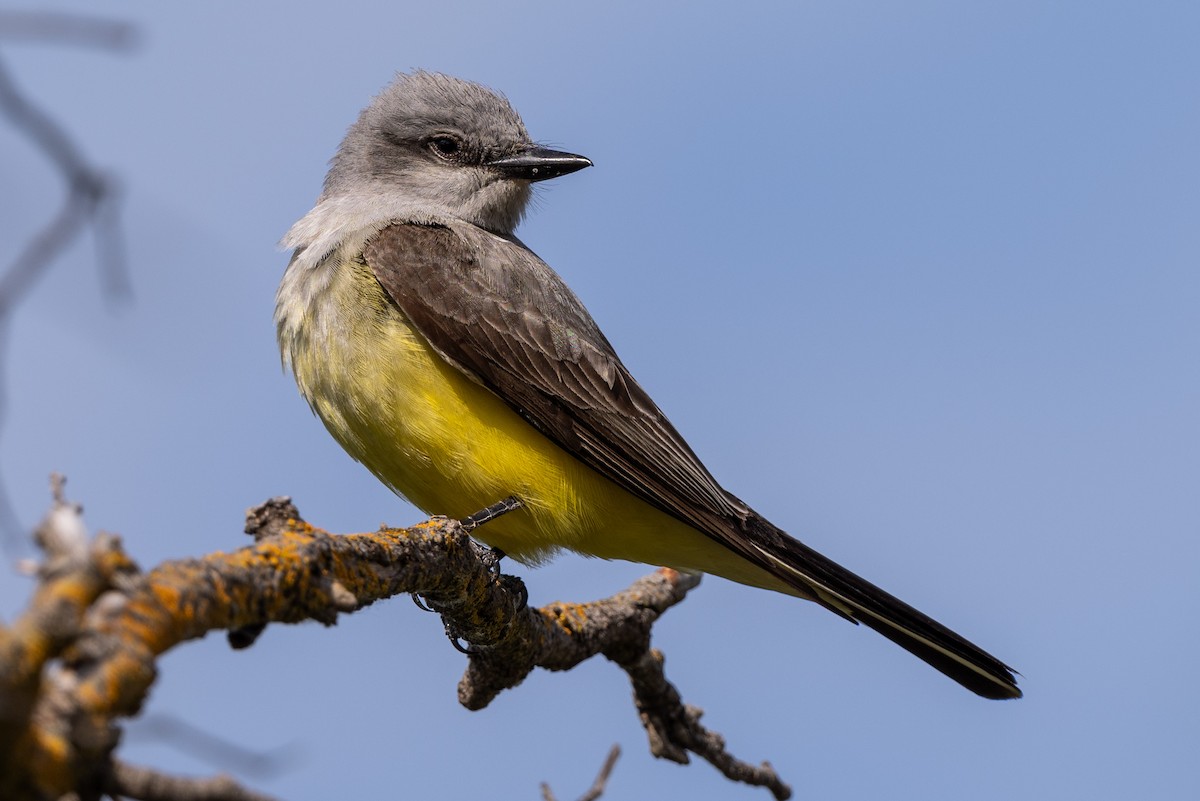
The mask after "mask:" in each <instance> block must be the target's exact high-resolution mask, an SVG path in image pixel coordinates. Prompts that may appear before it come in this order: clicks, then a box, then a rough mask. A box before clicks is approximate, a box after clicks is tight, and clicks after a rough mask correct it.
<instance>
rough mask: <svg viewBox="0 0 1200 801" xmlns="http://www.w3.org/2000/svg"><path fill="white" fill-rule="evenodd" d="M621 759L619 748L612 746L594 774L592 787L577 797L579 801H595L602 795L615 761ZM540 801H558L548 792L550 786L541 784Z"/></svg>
mask: <svg viewBox="0 0 1200 801" xmlns="http://www.w3.org/2000/svg"><path fill="white" fill-rule="evenodd" d="M620 757H621V746H619V745H614V746H613V747H612V748H610V749H609V750H608V756H607V757H605V759H604V765H603V766H601V768H600V772H599V773H598V774H596V781H594V782H592V786H591V787H589V788H588V791H587V792H586V793H584V794H583V795H581V796H579V801H596V799H597V798H599V797H600V796H602V795H604V788H605V787H606V786H607V785H608V777H609V776H611V775H612V770H613V768H614V767H615V766H616V764H617V760H618V759H620ZM542 801H558V799H557V798H555V797H554V793H553V792H551V791H550V785H548V784H546V783H545V782H542Z"/></svg>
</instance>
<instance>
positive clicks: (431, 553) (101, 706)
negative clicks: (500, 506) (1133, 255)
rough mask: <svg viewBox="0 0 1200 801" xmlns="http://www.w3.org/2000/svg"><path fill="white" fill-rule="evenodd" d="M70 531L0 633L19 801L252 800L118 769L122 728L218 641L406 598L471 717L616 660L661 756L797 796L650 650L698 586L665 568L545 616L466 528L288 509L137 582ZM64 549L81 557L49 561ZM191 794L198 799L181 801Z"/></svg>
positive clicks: (255, 512)
mask: <svg viewBox="0 0 1200 801" xmlns="http://www.w3.org/2000/svg"><path fill="white" fill-rule="evenodd" d="M64 504H65V502H63V501H62V499H61V498H59V499H58V501H57V502H56V508H55V511H54V512H52V514H51V518H55V515H59V517H60V518H62V519H68V518H69V516H68V517H67V518H63V515H62V509H63V508H67V509H72V508H73V507H69V506H64ZM51 518H48V519H51ZM56 519H57V518H56ZM69 520H74V528H75V534H74V535H73V536H72V537H66V538H63V537H58V538H57V539H56V538H55V537H50V538H47V537H46V536H43V537H42V538H41V539H42V545H43V548H44V549H45V550H46V553H47V561H46V564H45V565H44V566H43V567H42V569H41V571H40V574H39V575H40V579H41V581H40V583H39V586H38V588H37V591H36V592H35V594H34V598H33V600H32V601H31V604H30V608H29V611H28V612H27V613H26V614H25V616H23V617H22V618H21V619H20V620H19V621H18V622H17V624H15V625H14V626H13V627H12V628H11V629H5V630H2V631H0V745H3V744H5V743H9V744H11V745H12V747H11V748H0V798H4V799H6V801H9V800H10V799H11V801H25V800H26V799H39V801H40V799H46V798H60V797H62V796H64V795H66V794H68V793H74V794H76V795H77V796H78V797H79V798H80V799H81V801H89V799H93V798H100V797H101V796H102V795H103V794H106V793H107V794H116V795H120V796H122V797H129V798H144V799H150V798H164V799H165V798H174V799H185V798H209V797H212V798H225V797H228V798H243V797H244V798H256V797H257V796H255V795H254V794H253V793H251V792H250V791H248V790H244V789H242V788H240V787H234V788H233V789H231V790H230V792H231V793H242V795H237V794H233V795H225V796H223V795H219V794H218V795H209V796H206V795H202V794H201V795H197V794H196V793H202V792H209V793H213V792H216V791H217V790H219V789H221V788H226V789H228V788H229V787H233V786H232V785H227V784H225V783H224V782H226V781H227V780H225V779H221V778H218V779H209V780H203V781H200V780H195V781H193V782H192V783H191V784H188V783H186V782H184V783H179V784H173V783H172V781H173V780H172V779H171V778H170V777H163V776H158V775H157V774H152V773H139V772H137V771H135V770H134V769H132V768H128V767H123V766H121V764H120V763H119V762H118V761H117V760H116V759H115V758H114V755H113V752H114V749H115V747H116V744H117V741H118V734H119V729H118V725H119V722H120V720H121V718H124V717H129V716H132V715H136V714H137V713H138V712H139V710H140V709H141V706H142V704H143V703H144V701H145V699H146V697H147V694H148V691H149V689H150V687H151V685H152V683H153V682H154V679H155V676H156V671H157V668H156V661H157V658H158V657H159V656H160V655H162V654H163V653H165V652H166V651H168V650H170V649H171V648H173V647H174V646H176V645H178V644H180V643H183V642H186V641H187V640H192V639H196V638H199V637H202V636H204V635H205V634H206V633H208V632H210V631H214V630H223V631H228V632H230V634H231V642H235V643H236V644H237V645H239V646H243V647H244V646H247V645H249V644H251V643H252V642H253V641H254V639H255V637H256V636H257V633H258V632H260V631H261V630H262V629H263V627H265V626H267V625H269V624H271V623H296V622H300V621H304V620H316V621H319V622H321V623H325V624H332V623H334V622H335V621H336V620H337V617H338V615H339V614H343V613H349V612H353V611H355V610H356V609H360V608H362V607H364V606H367V605H369V604H371V603H374V602H376V601H379V600H383V599H385V598H389V597H392V596H394V595H398V594H409V593H411V594H415V595H418V596H420V597H421V598H422V599H424V602H425V603H426V604H428V605H429V607H430V608H432V609H434V610H435V611H437V612H438V613H440V614H441V615H442V617H443V620H444V622H445V625H446V629H447V632H448V633H450V634H451V635H452V636H453V637H455V638H457V639H460V640H462V641H465V642H466V643H468V644H469V647H468V648H467V649H466V650H467V651H468V653H469V660H468V667H467V671H466V674H465V675H464V676H463V678H462V681H461V682H460V684H459V700H460V701H461V703H463V705H464V706H466V707H468V708H470V709H480V708H483V707H484V706H486V705H487V704H488V703H489V702H490V701H491V700H492V699H493V698H495V697H496V695H497V694H499V693H500V692H502V691H503V690H505V689H508V688H511V687H515V686H516V685H518V684H520V682H521V681H522V680H523V679H524V678H525V676H526V675H528V673H529V672H530V671H531V670H533V668H535V667H543V668H546V669H549V670H568V669H570V668H571V667H573V666H575V665H577V664H579V663H580V662H582V661H583V660H585V659H587V658H589V657H592V656H596V655H598V654H603V655H604V656H605V657H607V658H608V659H610V660H612V661H613V662H614V663H616V664H617V665H619V666H620V667H621V668H622V669H624V670H625V671H626V672H627V673H628V674H629V676H630V679H631V681H632V683H633V687H634V698H635V703H636V705H637V709H638V712H639V714H640V715H641V717H642V721H643V724H644V725H645V727H646V730H647V732H648V734H649V737H650V741H651V749H652V752H653V753H655V755H656V756H662V757H665V758H668V759H673V760H675V761H681V762H686V761H687V753H688V752H689V751H690V752H691V753H694V754H697V755H698V756H701V757H702V758H704V759H707V760H708V761H709V762H711V763H712V764H713V765H715V766H716V767H717V768H718V769H720V770H721V771H722V772H723V773H724V774H725V775H726V776H729V777H730V778H733V779H735V780H738V781H743V782H748V783H750V784H759V785H765V786H767V787H769V788H770V789H771V791H772V792H773V793H774V795H775V796H776V797H777V798H781V799H782V798H786V797H788V795H789V793H790V791H789V790H788V789H787V787H786V785H783V784H782V783H781V782H780V781H779V779H778V777H776V776H775V774H774V772H773V771H771V769H770V767H769V766H768V765H763V766H762V767H758V768H756V767H753V766H750V765H746V764H745V763H741V762H738V761H737V760H735V759H733V757H731V756H730V755H729V754H728V753H727V752H725V750H724V744H723V742H722V741H721V739H720V737H719V736H717V735H715V734H712V733H710V732H708V731H706V730H705V729H704V728H703V727H702V726H700V725H699V715H700V713H699V710H696V709H694V708H693V707H689V706H685V705H684V704H683V703H682V701H681V699H680V697H679V694H678V692H676V691H675V688H674V687H672V686H671V685H670V683H669V682H667V680H666V678H665V676H664V675H663V673H662V657H661V655H660V654H659V653H658V652H657V651H654V650H652V649H651V648H650V631H651V627H652V626H653V624H654V622H655V621H656V620H657V619H658V617H659V616H661V615H662V613H663V612H665V611H666V610H667V609H669V608H670V607H671V606H673V605H674V604H676V603H678V602H679V601H681V600H682V599H683V598H684V597H685V595H686V594H687V592H688V591H689V590H690V589H691V588H693V587H695V586H696V584H697V583H698V582H699V578H698V577H696V576H691V575H684V574H680V573H677V572H675V571H673V570H668V569H662V570H659V571H657V572H656V573H653V574H651V575H649V576H646V577H645V578H642V579H640V580H639V581H637V582H635V583H634V584H633V585H632V586H631V587H629V588H628V589H627V590H625V591H623V592H620V593H618V594H616V595H614V596H612V597H610V598H606V599H603V600H600V601H593V602H590V603H583V604H573V603H553V604H549V605H547V606H545V607H542V608H540V609H533V608H529V607H527V606H525V598H526V597H527V596H526V593H525V591H524V587H523V585H522V584H521V582H520V580H519V579H516V578H514V577H511V576H502V575H500V574H499V572H498V571H497V570H496V569H495V567H496V561H497V560H496V557H495V555H494V554H492V553H491V552H490V551H489V550H488V549H486V548H484V547H483V546H480V545H478V544H476V543H475V542H474V541H472V540H471V538H470V537H469V536H468V535H467V533H466V531H465V530H464V527H463V526H461V525H460V524H459V523H458V522H456V521H453V520H447V519H445V518H434V519H432V520H429V521H427V522H425V523H421V524H419V525H416V526H412V527H410V528H405V529H390V528H383V529H380V530H379V531H376V532H371V533H365V534H348V535H341V536H335V535H331V534H328V533H326V532H324V531H321V530H319V529H316V528H314V527H312V526H310V525H308V524H307V523H305V522H304V521H303V520H301V519H300V516H299V513H298V512H297V511H296V509H295V507H294V506H292V505H291V503H290V502H289V501H287V499H276V500H274V501H271V502H268V503H267V504H264V505H263V506H260V507H257V508H256V509H252V510H250V512H249V514H248V523H247V531H248V532H249V533H251V534H253V535H254V537H255V543H254V544H253V545H250V546H247V547H245V548H242V549H239V550H236V551H232V552H230V553H221V552H218V553H213V554H210V555H208V556H205V557H203V558H199V559H184V560H179V561H173V562H167V563H164V564H162V565H160V566H158V567H157V568H155V569H154V570H151V571H149V572H147V573H144V574H140V573H137V572H136V568H134V566H133V565H132V563H131V562H129V560H128V559H127V558H126V557H125V556H124V555H123V554H122V553H121V551H120V545H119V542H118V541H117V540H116V539H115V538H111V537H98V538H96V539H95V540H94V541H93V542H92V544H91V545H86V537H84V536H83V535H82V533H81V532H82V524H81V523H80V522H79V521H78V515H77V512H76V514H75V517H74V518H69ZM68 522H69V521H68ZM59 528H62V526H47V525H44V526H43V530H45V531H52V530H57V529H59ZM67 528H70V526H67ZM59 540H62V541H63V542H66V543H68V545H66V546H62V547H60V546H59V545H52V544H49V545H48V543H51V542H58V541H59ZM80 542H83V543H85V545H84V546H83V547H80V546H79V543H80ZM69 543H74V545H70V544H69ZM64 548H65V550H66V551H69V552H72V553H74V554H75V557H73V559H71V560H68V561H67V562H63V561H62V559H63V557H61V556H57V555H56V553H57V552H58V551H61V550H63V549H64ZM79 554H86V556H84V557H80V556H79ZM64 565H69V568H68V567H64ZM66 580H69V581H71V582H72V583H71V584H70V585H69V587H70V589H64V585H62V582H63V581H66ZM235 635H236V636H235ZM135 779H136V780H137V781H135ZM151 780H153V781H151ZM139 781H140V783H139ZM185 787H186V788H190V789H189V792H192V793H193V794H192V795H185V794H183V790H182V789H180V788H185ZM114 788H119V792H118V790H117V789H114ZM138 788H142V789H140V790H139V789H138ZM146 788H151V789H146ZM164 788H166V789H164ZM176 790H178V792H176ZM172 793H174V795H172Z"/></svg>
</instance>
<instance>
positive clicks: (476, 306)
mask: <svg viewBox="0 0 1200 801" xmlns="http://www.w3.org/2000/svg"><path fill="white" fill-rule="evenodd" d="M363 257H364V259H365V261H366V263H367V265H368V266H369V267H370V268H371V270H372V271H373V272H374V274H375V277H376V278H377V279H378V281H379V283H380V285H381V286H382V287H383V288H384V290H385V291H386V292H387V294H388V295H389V296H390V297H391V298H392V300H393V301H394V302H395V303H396V305H397V306H398V307H399V308H400V310H401V311H402V312H403V313H404V314H405V316H406V317H408V319H409V321H410V322H411V323H412V324H413V326H415V327H416V329H417V330H418V331H419V332H420V333H421V335H422V336H424V337H425V338H426V340H428V341H429V343H430V345H431V346H432V347H433V348H434V349H435V350H436V351H438V353H440V354H441V355H442V356H443V357H444V358H446V359H447V360H448V361H449V362H450V363H452V364H454V365H455V366H457V367H458V369H460V370H462V371H463V373H465V374H466V375H467V376H469V377H471V378H472V379H474V380H475V381H477V382H478V383H480V384H481V385H483V386H484V387H487V388H488V389H490V390H491V391H492V392H494V393H496V395H497V396H499V397H500V398H501V399H502V400H503V401H504V402H505V403H506V404H508V405H509V406H510V407H511V408H512V409H514V410H515V411H516V412H517V413H518V414H520V415H521V416H522V417H524V418H525V419H526V420H528V421H529V423H530V424H531V425H533V426H534V427H535V428H537V429H538V430H539V431H541V432H542V433H543V434H545V435H546V436H547V437H549V438H550V439H551V440H552V441H553V442H555V443H557V444H558V445H559V446H560V447H562V448H564V449H565V450H566V451H568V452H569V453H571V454H572V455H574V456H575V457H576V458H578V459H580V460H581V461H583V462H584V463H585V464H587V465H588V466H590V467H592V468H593V469H594V470H596V471H597V472H598V473H600V474H601V475H603V476H606V477H607V478H609V479H611V480H612V481H615V482H616V483H617V484H619V485H620V486H622V487H624V488H625V489H627V490H629V491H630V492H631V493H633V494H634V495H635V496H637V497H639V498H641V499H642V500H644V501H646V502H648V503H650V504H652V505H653V506H656V507H657V508H659V509H661V510H663V511H664V512H666V513H667V514H670V515H672V516H674V517H676V518H678V519H679V520H682V521H683V522H685V523H688V524H689V525H692V526H694V527H695V528H697V529H699V530H700V531H701V532H703V533H704V534H706V535H708V536H709V537H712V538H713V539H714V540H716V541H717V542H720V543H721V544H723V545H725V546H726V547H728V548H729V549H730V550H731V551H733V552H735V553H738V554H740V555H741V556H742V557H744V558H746V559H747V560H749V561H750V562H752V563H754V564H756V565H758V566H760V567H762V568H763V569H765V570H767V571H768V572H770V573H772V574H774V575H775V576H777V577H779V578H780V579H782V580H783V581H784V582H786V583H788V584H790V585H791V586H793V587H795V588H797V589H798V590H801V591H803V592H804V593H805V594H806V595H807V596H808V597H811V598H813V599H814V600H816V601H817V602H818V603H820V604H821V605H822V606H824V607H826V608H827V609H830V610H831V611H833V612H835V613H837V614H839V615H842V616H843V617H847V618H849V619H851V620H855V619H857V620H860V621H862V622H864V623H866V624H867V625H868V626H870V627H871V628H873V629H876V630H877V631H879V632H880V633H882V634H884V635H885V636H887V637H889V638H890V639H892V640H893V641H894V642H896V643H898V644H899V645H901V646H903V647H904V648H906V649H908V650H909V651H910V652H912V653H913V654H916V655H917V656H919V657H920V658H922V659H924V660H925V661H926V662H928V663H929V664H931V665H933V666H934V667H936V668H937V669H938V670H940V671H942V672H943V673H945V674H946V675H948V676H950V677H951V678H954V679H955V680H957V681H959V682H960V683H962V684H963V685H965V686H966V687H968V688H970V689H971V690H973V691H975V692H977V693H979V694H980V695H984V696H986V697H989V698H1013V697H1018V696H1020V694H1021V692H1020V690H1018V689H1017V687H1016V684H1015V681H1014V679H1013V676H1012V673H1011V672H1010V669H1009V668H1008V667H1007V666H1006V665H1004V663H1002V662H1000V661H999V660H998V659H996V658H995V657H993V656H992V655H990V654H988V653H987V652H986V651H983V650H982V649H980V648H979V647H978V646H976V645H974V644H972V643H971V642H969V641H967V640H965V639H964V638H962V637H961V636H959V635H958V634H956V633H954V632H953V631H951V630H949V629H947V628H946V627H945V626H942V625H941V624H940V623H938V622H937V621H935V620H933V619H932V618H929V617H927V616H926V615H924V614H922V613H921V612H919V611H917V610H916V609H914V608H912V607H911V606H909V605H908V604H906V603H904V602H903V601H901V600H899V599H898V598H895V597H893V596H892V595H889V594H888V593H887V592H885V591H883V590H881V589H879V588H878V587H876V586H875V585H873V584H871V583H870V582H868V581H866V580H865V579H863V578H860V577H859V576H857V575H855V574H854V573H852V572H850V571H849V570H846V569H845V568H843V567H842V566H840V565H838V564H837V563H835V562H833V561H832V560H830V559H828V558H826V557H824V556H822V555H821V554H819V553H817V552H816V551H813V550H812V549H811V548H808V547H807V546H805V545H804V544H803V543H801V542H799V541H797V540H795V539H793V538H792V537H789V536H788V535H787V534H786V533H784V532H783V531H780V530H779V529H778V528H776V527H775V526H773V525H772V524H771V523H770V522H768V521H767V520H765V519H763V518H762V517H760V516H759V515H757V514H755V513H754V512H753V511H752V510H750V509H749V508H748V507H747V506H746V505H745V504H743V503H742V502H741V501H739V500H738V499H737V498H735V497H734V496H732V495H730V494H729V493H728V492H726V491H725V490H723V489H722V488H721V487H720V485H719V484H717V482H716V480H715V479H714V478H713V477H712V476H711V475H710V474H709V472H708V470H707V469H705V467H704V465H703V464H701V462H700V460H699V459H698V458H697V457H696V455H695V454H694V453H692V450H691V448H689V447H688V445H687V443H686V442H684V440H683V438H682V437H681V436H680V435H679V433H678V432H677V431H676V430H675V428H674V427H673V426H672V425H671V424H670V422H669V421H668V420H667V418H666V417H665V416H664V415H663V413H662V411H661V410H659V408H658V407H657V406H656V405H655V404H654V402H653V401H652V400H651V399H650V397H649V396H648V395H647V394H646V392H645V391H644V390H643V389H642V388H641V387H640V386H638V383H637V382H636V381H634V379H633V377H632V376H631V375H630V374H629V371H628V370H626V369H625V366H624V365H623V364H621V360H620V359H619V358H617V354H616V353H615V352H614V351H613V348H612V346H611V345H610V344H609V343H608V340H607V339H605V338H604V335H603V334H602V333H601V332H600V329H599V327H597V325H596V323H595V321H593V320H592V318H591V316H590V315H589V314H588V313H587V310H586V309H584V307H583V304H582V303H580V302H579V299H578V298H576V297H575V295H574V293H572V292H571V290H570V289H569V288H568V287H567V285H566V284H565V283H563V281H562V279H561V278H559V277H558V275H557V274H556V273H555V272H554V271H553V270H551V269H550V268H549V267H548V266H546V264H545V263H544V262H543V261H542V260H541V259H539V258H538V257H537V256H536V255H534V254H533V253H531V252H530V251H529V250H528V249H527V248H525V247H524V246H522V245H521V244H519V243H517V242H515V241H512V240H508V239H502V238H500V237H497V236H493V235H492V234H489V233H487V232H486V231H483V230H481V229H479V228H476V227H474V226H471V225H468V224H466V223H450V224H447V225H416V224H396V225H391V226H389V227H387V228H384V229H383V230H382V231H380V232H379V234H378V235H377V236H375V237H374V238H373V239H372V240H371V241H370V242H369V243H368V244H367V246H366V247H365V248H364V252H363Z"/></svg>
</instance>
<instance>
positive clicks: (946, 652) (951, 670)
mask: <svg viewBox="0 0 1200 801" xmlns="http://www.w3.org/2000/svg"><path fill="white" fill-rule="evenodd" d="M747 522H748V528H749V531H748V532H747V533H749V534H750V537H751V539H752V540H753V541H754V547H755V548H756V549H757V550H758V551H759V552H760V554H761V555H762V556H763V557H765V559H763V560H756V561H758V562H759V564H762V566H763V567H766V568H767V569H768V570H770V572H771V573H773V574H774V575H775V576H777V577H779V578H780V579H782V580H783V581H785V582H786V583H788V584H789V585H791V586H793V587H795V588H796V589H797V590H800V591H801V592H803V593H805V594H806V595H810V596H816V599H817V601H818V603H820V604H822V605H823V606H825V607H827V608H828V609H830V610H832V611H833V612H836V613H838V614H840V615H842V616H843V617H849V618H850V619H852V620H855V621H859V622H861V623H863V624H865V625H867V626H869V627H870V628H872V629H874V630H875V631H877V632H879V633H880V634H882V635H883V636H884V637H887V638H888V639H889V640H891V641H892V642H894V643H896V644H897V645H899V646H900V647H901V648H904V649H905V650H906V651H908V652H909V653H911V654H914V655H916V656H917V657H920V658H921V659H923V660H925V661H926V662H928V663H929V664H930V665H932V666H933V667H935V668H937V669H938V670H940V671H941V672H942V673H945V674H946V675H947V676H949V677H950V678H952V679H954V680H955V681H957V682H958V683H959V684H961V685H963V686H964V687H966V688H967V689H968V690H971V691H972V692H975V693H978V694H979V695H982V696H983V697H984V698H997V699H999V698H1020V697H1021V690H1020V689H1019V688H1018V687H1017V680H1016V678H1015V677H1014V676H1013V670H1012V668H1010V667H1009V666H1008V665H1006V664H1004V663H1003V662H1001V661H1000V660H999V659H997V658H996V657H994V656H992V655H991V654H989V653H988V652H987V651H984V650H983V649H982V648H980V647H979V646H977V645H974V644H973V643H971V642H968V641H967V640H966V639H964V638H962V637H960V636H959V635H957V634H955V633H954V632H953V631H951V630H950V629H948V628H946V627H945V626H943V625H942V624H941V623H938V622H937V621H936V620H934V619H933V618H931V617H928V616H926V615H924V614H922V613H921V612H918V611H917V610H916V609H913V608H912V607H911V606H909V605H908V604H906V603H904V602H903V601H901V600H900V599H899V598H896V597H894V596H892V595H889V594H888V593H886V592H884V591H883V590H881V589H879V588H878V587H876V586H875V585H874V584H872V583H871V582H869V581H867V580H866V579H863V578H860V577H859V576H856V575H855V574H853V573H851V572H850V571H849V570H847V569H846V568H844V567H842V566H841V565H839V564H837V563H836V562H834V561H832V560H831V559H827V558H826V557H824V556H822V555H821V554H819V553H817V552H816V551H814V550H813V549H812V548H809V547H808V546H807V545H805V544H804V543H802V542H799V541H798V540H795V539H793V538H792V537H790V536H788V535H787V534H785V533H784V532H782V531H780V530H779V529H777V528H775V527H774V526H773V525H771V524H770V523H768V522H767V521H766V520H763V519H762V518H760V517H757V516H756V517H753V518H751V520H749V521H747Z"/></svg>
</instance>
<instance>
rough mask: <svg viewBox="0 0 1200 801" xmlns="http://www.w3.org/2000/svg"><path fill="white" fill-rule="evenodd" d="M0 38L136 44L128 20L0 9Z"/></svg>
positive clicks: (120, 46) (106, 46)
mask: <svg viewBox="0 0 1200 801" xmlns="http://www.w3.org/2000/svg"><path fill="white" fill-rule="evenodd" d="M0 39H2V40H6V41H9V42H37V43H44V44H62V45H69V46H71V47H99V48H101V49H104V50H129V49H131V48H133V47H135V46H136V45H137V44H138V30H137V27H136V26H134V25H131V24H129V23H128V22H121V21H120V20H112V19H105V18H103V17H91V16H87V15H84V14H74V13H71V14H67V13H62V12H57V11H0Z"/></svg>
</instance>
